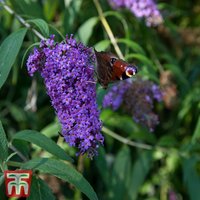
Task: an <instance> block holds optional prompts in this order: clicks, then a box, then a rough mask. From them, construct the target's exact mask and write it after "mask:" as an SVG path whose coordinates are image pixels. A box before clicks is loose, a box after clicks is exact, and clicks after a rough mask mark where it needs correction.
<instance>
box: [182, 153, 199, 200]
mask: <svg viewBox="0 0 200 200" xmlns="http://www.w3.org/2000/svg"><path fill="white" fill-rule="evenodd" d="M199 162H200V158H199V157H198V156H192V157H190V158H188V159H184V160H183V162H182V166H183V175H184V183H185V185H186V188H187V190H188V193H189V196H190V200H199V199H200V190H199V188H200V175H199V173H198V172H197V164H198V163H199Z"/></svg>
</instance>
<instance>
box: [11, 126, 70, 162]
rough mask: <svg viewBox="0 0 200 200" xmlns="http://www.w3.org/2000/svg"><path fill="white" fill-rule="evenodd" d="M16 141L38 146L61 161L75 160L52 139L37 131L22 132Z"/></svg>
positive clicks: (15, 137) (16, 136)
mask: <svg viewBox="0 0 200 200" xmlns="http://www.w3.org/2000/svg"><path fill="white" fill-rule="evenodd" d="M16 139H18V140H24V141H27V142H31V143H33V144H36V145H37V146H39V147H41V148H42V149H45V150H46V151H48V152H49V153H51V154H53V155H55V156H57V157H58V158H60V159H63V160H68V161H71V162H73V159H72V158H70V157H69V156H68V155H67V154H66V153H65V151H64V150H63V149H62V148H60V147H59V146H58V145H57V144H56V143H55V142H54V141H53V140H51V139H50V138H48V137H46V136H44V135H43V134H41V133H39V132H37V131H32V130H24V131H20V132H18V133H16V134H15V135H14V136H13V140H16Z"/></svg>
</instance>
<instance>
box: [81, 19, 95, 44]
mask: <svg viewBox="0 0 200 200" xmlns="http://www.w3.org/2000/svg"><path fill="white" fill-rule="evenodd" d="M97 22H98V18H97V17H91V18H90V19H88V20H87V21H86V22H84V23H83V24H82V25H81V26H80V28H79V29H78V37H79V38H80V40H81V42H83V43H84V44H87V43H88V41H89V39H90V37H91V35H92V32H93V28H94V26H95V25H96V24H97Z"/></svg>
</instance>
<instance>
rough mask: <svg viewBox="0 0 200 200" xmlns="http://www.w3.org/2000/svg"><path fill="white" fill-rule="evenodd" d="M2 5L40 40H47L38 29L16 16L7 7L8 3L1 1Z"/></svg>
mask: <svg viewBox="0 0 200 200" xmlns="http://www.w3.org/2000/svg"><path fill="white" fill-rule="evenodd" d="M0 3H1V4H2V6H3V7H4V9H5V10H6V11H8V12H9V13H10V14H11V15H14V16H15V18H17V19H18V20H19V22H20V23H21V24H22V25H24V26H25V27H26V28H28V29H30V30H31V31H32V32H33V33H34V34H35V35H36V36H37V37H38V38H40V39H41V40H45V39H46V38H45V37H43V36H42V35H41V34H40V33H39V32H38V31H37V30H36V29H34V28H32V27H31V25H30V24H29V23H27V22H26V21H25V20H24V19H23V18H22V17H21V16H19V15H18V14H16V13H15V12H14V10H12V8H11V7H9V6H8V5H6V3H5V2H4V1H1V2H0Z"/></svg>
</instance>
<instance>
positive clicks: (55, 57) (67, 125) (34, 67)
mask: <svg viewBox="0 0 200 200" xmlns="http://www.w3.org/2000/svg"><path fill="white" fill-rule="evenodd" d="M94 63H95V57H94V53H93V52H92V49H90V48H87V47H85V46H84V45H83V44H81V43H79V44H77V42H76V40H75V39H73V37H72V36H71V37H70V38H68V37H66V42H61V43H55V41H54V36H51V37H50V38H49V39H48V40H46V41H41V43H40V47H39V48H38V49H34V52H33V54H31V55H30V56H29V58H28V62H27V68H28V73H29V74H30V75H31V76H32V75H33V74H34V73H35V72H36V71H39V72H40V73H41V76H42V77H43V78H44V82H45V86H46V89H47V93H48V95H49V96H50V99H51V103H52V105H53V107H54V108H55V111H56V114H57V116H58V119H59V121H60V123H61V125H62V134H63V136H64V138H65V140H66V142H68V143H69V144H70V145H71V146H75V147H78V149H79V150H80V152H79V154H84V153H87V154H88V157H90V158H92V157H93V156H94V155H96V154H97V148H98V146H99V144H100V145H102V144H103V140H104V138H103V136H102V135H101V133H100V130H101V126H102V125H101V121H100V120H99V110H98V107H97V103H96V85H95V80H94Z"/></svg>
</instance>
